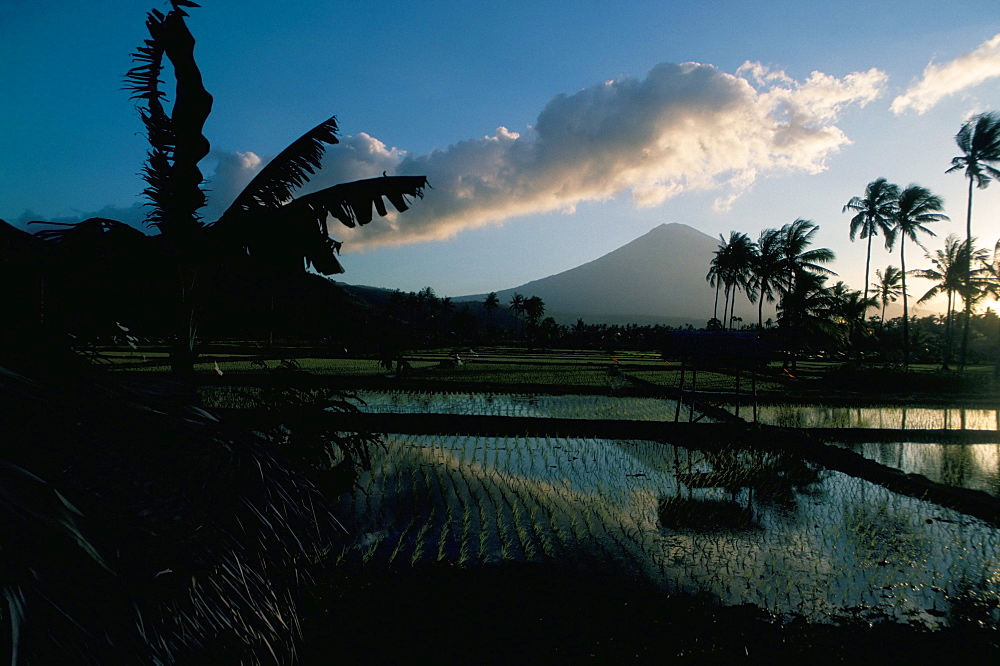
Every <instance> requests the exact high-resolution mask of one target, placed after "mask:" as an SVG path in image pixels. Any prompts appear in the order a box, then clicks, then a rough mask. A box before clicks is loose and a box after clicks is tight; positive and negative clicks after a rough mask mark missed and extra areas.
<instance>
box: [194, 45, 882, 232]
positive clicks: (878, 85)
mask: <svg viewBox="0 0 1000 666" xmlns="http://www.w3.org/2000/svg"><path fill="white" fill-rule="evenodd" d="M885 80H886V76H885V74H883V73H882V72H880V71H878V70H876V69H871V70H869V71H867V72H858V73H853V74H849V75H847V76H845V77H842V78H837V77H834V76H829V75H826V74H822V73H819V72H814V73H813V74H811V75H810V76H809V77H808V78H807V79H806V80H804V81H802V82H797V81H795V80H794V79H792V78H790V77H789V76H787V75H786V74H785V73H784V72H781V71H774V70H771V69H769V68H767V67H765V66H763V65H761V64H759V63H746V64H744V65H743V66H742V67H740V68H739V69H738V70H737V72H736V73H735V74H728V73H725V72H722V71H719V70H718V69H716V68H715V67H712V66H710V65H702V64H698V63H683V64H679V65H678V64H661V65H657V66H655V67H653V68H652V69H651V70H650V71H649V72H648V73H647V75H646V77H645V78H642V79H640V78H635V77H623V78H619V79H615V80H611V81H606V82H604V83H600V84H597V85H594V86H591V87H589V88H585V89H583V90H580V91H578V92H576V93H573V94H569V95H558V96H556V97H555V98H553V99H552V100H551V101H550V102H549V103H548V104H547V105H546V106H545V108H544V109H542V111H541V113H539V115H538V118H537V120H536V122H535V124H534V125H533V126H531V127H528V128H526V129H525V130H524V131H522V132H516V131H512V130H510V129H508V128H506V127H498V128H497V129H496V131H495V132H494V133H493V134H491V135H489V136H484V137H482V138H478V139H468V140H465V141H460V142H458V143H456V144H454V145H451V146H449V147H447V148H445V149H441V150H435V151H433V152H431V153H428V154H424V155H411V154H408V153H407V152H405V151H403V150H400V149H397V148H391V147H388V146H386V145H385V144H384V143H382V142H381V141H379V140H378V139H376V138H374V137H372V136H370V135H368V134H364V133H359V134H357V135H355V136H348V137H344V138H343V139H342V141H341V143H340V144H339V145H337V146H333V147H331V148H330V149H329V151H328V152H327V154H326V158H325V159H324V162H323V168H322V170H320V171H319V172H318V173H317V174H316V175H315V177H314V178H313V179H312V182H310V183H309V185H308V186H307V187H306V188H304V189H303V191H302V192H303V193H305V192H309V191H313V190H316V189H320V188H322V187H327V186H330V185H334V184H337V183H341V182H346V181H351V180H358V179H362V178H372V177H375V176H378V175H380V174H382V173H383V172H388V173H390V174H404V175H424V176H426V177H427V179H428V182H429V183H430V185H431V189H428V190H426V192H425V196H424V199H423V200H421V201H419V202H416V203H415V204H414V206H413V207H412V208H411V209H410V210H409V211H407V212H406V213H405V214H404V215H397V214H390V215H389V216H388V217H385V218H376V219H375V220H373V221H372V222H371V223H370V224H368V225H366V226H364V227H360V228H358V229H346V228H344V227H341V226H340V225H339V224H337V223H336V222H331V228H330V231H331V232H332V234H333V235H334V236H335V237H337V238H339V239H341V240H344V241H346V243H347V244H345V246H344V247H345V250H347V249H363V248H366V247H374V246H379V245H400V244H405V243H413V242H419V241H432V240H442V239H446V238H450V237H452V236H454V235H455V234H458V233H459V232H461V231H463V230H466V229H472V228H476V227H481V226H483V225H487V224H494V223H500V222H502V221H504V220H507V219H510V218H513V217H518V216H525V215H532V214H539V213H547V212H552V211H563V212H571V211H573V210H574V209H575V207H576V206H577V205H578V204H580V203H582V202H587V201H601V200H607V199H611V198H615V197H619V196H621V195H623V194H626V193H627V194H628V195H629V196H630V197H631V199H632V201H633V202H634V203H635V205H637V206H656V205H659V204H661V203H662V202H664V201H666V200H667V199H669V198H671V197H675V196H678V195H680V194H682V193H684V192H688V191H693V190H719V191H720V195H719V198H718V200H717V201H716V207H717V208H720V209H725V208H727V207H729V206H731V205H732V203H733V201H735V200H736V199H737V198H738V197H739V196H740V195H741V194H742V193H743V192H745V191H746V190H748V189H749V188H751V187H752V186H753V184H754V183H755V182H756V180H757V179H758V178H760V177H764V176H768V175H772V174H776V173H783V172H790V171H798V172H807V173H816V172H819V171H822V170H823V169H824V168H825V162H826V159H827V157H828V156H829V155H831V154H832V153H834V152H836V151H837V150H839V149H840V148H842V147H843V146H845V145H848V144H849V143H850V140H849V139H848V138H847V136H846V135H845V134H844V133H843V132H842V131H841V130H840V129H839V128H838V127H837V126H836V125H835V124H834V123H835V122H836V121H837V119H838V116H839V114H840V113H841V112H842V111H843V110H844V109H846V108H848V107H850V106H854V105H860V106H863V105H865V104H867V103H868V102H870V101H871V100H873V99H875V98H876V97H878V96H879V94H880V93H881V90H882V88H883V86H884V84H885ZM211 159H213V160H214V161H215V167H214V171H212V172H211V174H210V175H208V177H207V181H208V183H207V187H208V189H209V190H210V192H209V202H208V206H207V207H206V209H205V210H204V211H203V216H204V219H205V220H207V221H212V220H215V219H217V218H218V217H219V216H220V215H221V214H222V213H223V212H224V211H225V209H226V207H227V206H228V205H229V204H230V203H231V202H232V201H233V199H234V198H235V197H236V195H237V194H238V193H239V192H240V191H241V190H242V188H243V187H245V186H246V184H247V183H249V182H250V180H251V179H252V178H253V177H254V175H256V173H257V172H258V171H259V170H260V169H261V168H262V166H263V165H264V164H266V161H267V160H266V159H263V158H261V157H259V156H258V155H257V154H255V153H252V152H242V153H221V152H217V151H213V153H212V155H211ZM203 168H204V167H203ZM204 169H205V171H206V173H208V172H209V171H210V169H208V168H204Z"/></svg>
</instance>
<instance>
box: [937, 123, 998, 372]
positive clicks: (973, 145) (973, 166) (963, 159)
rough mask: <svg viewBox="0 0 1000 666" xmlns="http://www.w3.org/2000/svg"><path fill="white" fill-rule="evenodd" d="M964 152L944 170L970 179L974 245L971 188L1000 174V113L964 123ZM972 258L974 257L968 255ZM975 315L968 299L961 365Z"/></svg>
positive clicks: (968, 229)
mask: <svg viewBox="0 0 1000 666" xmlns="http://www.w3.org/2000/svg"><path fill="white" fill-rule="evenodd" d="M955 143H956V144H958V148H959V150H961V151H962V154H961V155H959V156H957V157H954V158H952V160H951V167H950V168H949V169H948V170H947V171H946V172H945V173H952V172H953V171H964V172H965V177H966V178H968V179H969V194H968V203H967V206H966V212H965V240H966V242H967V243H968V244H969V247H972V190H973V185H975V186H976V187H978V188H979V189H985V188H986V187H987V186H988V185H989V184H990V181H992V180H993V179H994V178H998V177H1000V170H998V169H996V168H995V167H994V166H993V164H995V163H997V162H1000V113H997V112H995V111H992V112H989V113H981V114H979V115H977V116H975V117H973V118H972V119H970V120H969V121H968V122H966V123H965V124H964V125H962V128H961V129H960V130H959V131H958V134H956V135H955ZM969 259H970V260H971V257H969ZM965 269H966V273H967V275H968V278H969V279H971V271H972V265H971V263H970V264H967V265H966V267H965ZM971 317H972V310H971V309H970V303H969V302H968V301H966V303H965V310H964V315H963V320H964V321H963V326H962V347H961V351H960V352H959V366H960V367H962V368H964V367H965V361H966V353H967V351H968V346H969V326H970V320H971Z"/></svg>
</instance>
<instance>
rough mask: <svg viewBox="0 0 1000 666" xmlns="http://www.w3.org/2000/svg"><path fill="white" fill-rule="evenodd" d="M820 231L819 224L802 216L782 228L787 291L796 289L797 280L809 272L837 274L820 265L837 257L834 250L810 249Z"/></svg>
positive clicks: (783, 264) (783, 266) (782, 251)
mask: <svg viewBox="0 0 1000 666" xmlns="http://www.w3.org/2000/svg"><path fill="white" fill-rule="evenodd" d="M818 231H819V225H817V224H815V223H814V222H812V221H811V220H804V219H802V218H799V219H797V220H795V221H794V222H792V223H790V224H786V225H785V226H783V227H782V228H781V236H782V238H781V242H782V248H781V253H782V259H781V262H782V268H783V271H782V272H783V287H784V289H785V291H786V293H788V292H791V291H794V289H795V284H796V282H798V281H799V280H800V279H801V278H802V277H803V276H806V275H809V274H814V275H836V273H834V272H833V271H831V270H830V269H829V268H826V267H825V266H821V265H820V264H826V263H829V262H831V261H833V260H834V259H835V258H836V255H835V254H834V253H833V250H830V249H829V248H825V247H817V248H813V249H811V250H810V249H808V248H809V246H810V245H812V242H813V237H815V236H816V232H818Z"/></svg>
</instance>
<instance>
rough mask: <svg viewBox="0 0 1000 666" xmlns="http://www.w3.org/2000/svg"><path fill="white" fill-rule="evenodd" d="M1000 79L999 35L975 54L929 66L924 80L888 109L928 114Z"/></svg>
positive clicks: (893, 102)
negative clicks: (961, 94)
mask: <svg viewBox="0 0 1000 666" xmlns="http://www.w3.org/2000/svg"><path fill="white" fill-rule="evenodd" d="M998 76H1000V34H998V35H996V36H995V37H993V38H992V39H988V40H986V41H985V42H983V43H982V44H980V45H979V46H978V47H977V48H976V49H975V50H974V51H972V52H970V53H966V54H964V55H960V56H959V57H957V58H955V59H954V60H952V61H951V62H947V63H945V64H943V65H935V64H934V63H930V64H929V65H927V67H926V68H925V69H924V74H923V77H922V78H921V79H920V80H919V81H917V82H916V83H915V84H913V85H912V86H910V87H909V89H907V91H906V92H905V93H903V94H902V95H900V96H899V97H897V98H896V99H894V100H893V101H892V106H891V107H889V108H890V109H891V110H892V111H893V113H896V114H899V113H903V112H904V111H907V110H909V109H913V110H914V111H916V112H917V113H921V114H922V113H926V112H927V111H928V110H929V109H930V108H931V107H933V106H934V105H935V104H937V103H938V102H939V101H941V100H942V99H944V98H945V97H948V96H949V95H954V94H956V93H959V92H961V91H963V90H966V89H968V88H972V87H973V86H977V85H979V84H980V83H982V82H983V81H987V80H989V79H992V78H996V77H998Z"/></svg>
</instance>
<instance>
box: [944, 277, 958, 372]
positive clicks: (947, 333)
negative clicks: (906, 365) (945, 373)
mask: <svg viewBox="0 0 1000 666" xmlns="http://www.w3.org/2000/svg"><path fill="white" fill-rule="evenodd" d="M954 314H955V292H954V291H951V290H949V291H948V310H947V313H946V318H945V321H944V360H943V362H942V363H941V369H942V370H950V369H951V368H950V365H951V345H952V334H953V332H954V325H955V324H954Z"/></svg>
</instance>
